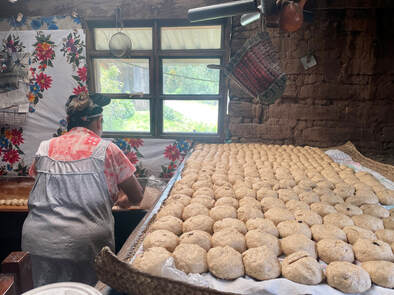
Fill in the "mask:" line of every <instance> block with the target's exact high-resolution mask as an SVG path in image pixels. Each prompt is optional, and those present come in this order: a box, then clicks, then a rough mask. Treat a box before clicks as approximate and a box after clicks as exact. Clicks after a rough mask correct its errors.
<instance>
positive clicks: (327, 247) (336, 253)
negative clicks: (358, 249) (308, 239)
mask: <svg viewBox="0 0 394 295" xmlns="http://www.w3.org/2000/svg"><path fill="white" fill-rule="evenodd" d="M316 249H317V255H319V258H320V259H321V260H323V261H324V262H325V263H327V264H329V263H331V262H333V261H348V262H353V261H354V253H353V249H352V246H351V245H349V244H348V243H345V242H344V241H341V240H335V239H323V240H320V241H319V242H318V243H317V244H316Z"/></svg>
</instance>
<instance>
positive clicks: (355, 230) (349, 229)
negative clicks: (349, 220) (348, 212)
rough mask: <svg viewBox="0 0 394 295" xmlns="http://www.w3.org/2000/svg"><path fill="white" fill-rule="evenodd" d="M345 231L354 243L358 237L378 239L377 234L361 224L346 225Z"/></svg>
mask: <svg viewBox="0 0 394 295" xmlns="http://www.w3.org/2000/svg"><path fill="white" fill-rule="evenodd" d="M343 231H344V232H345V234H346V237H347V240H348V241H349V243H350V244H352V245H353V244H354V243H355V242H357V240H358V239H367V240H372V241H373V240H376V239H377V238H376V235H375V234H374V233H373V232H371V231H370V230H368V229H365V228H362V227H359V226H355V225H353V226H345V227H344V228H343Z"/></svg>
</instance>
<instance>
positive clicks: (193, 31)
mask: <svg viewBox="0 0 394 295" xmlns="http://www.w3.org/2000/svg"><path fill="white" fill-rule="evenodd" d="M221 32H222V26H220V25H217V26H189V27H162V28H161V49H167V50H173V49H219V48H220V45H221V44H220V43H221V42H220V41H221Z"/></svg>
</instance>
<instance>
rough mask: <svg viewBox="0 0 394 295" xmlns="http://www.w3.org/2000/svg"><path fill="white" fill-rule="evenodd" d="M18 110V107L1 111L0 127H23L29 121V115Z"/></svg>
mask: <svg viewBox="0 0 394 295" xmlns="http://www.w3.org/2000/svg"><path fill="white" fill-rule="evenodd" d="M18 109H19V107H18V106H13V107H9V108H6V109H0V125H1V126H5V125H8V126H12V127H19V126H22V125H23V124H24V123H25V121H26V119H27V113H24V112H23V113H22V112H18Z"/></svg>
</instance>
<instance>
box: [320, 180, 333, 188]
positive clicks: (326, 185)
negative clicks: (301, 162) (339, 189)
mask: <svg viewBox="0 0 394 295" xmlns="http://www.w3.org/2000/svg"><path fill="white" fill-rule="evenodd" d="M316 187H321V188H327V189H329V190H333V189H335V184H334V183H333V182H331V181H328V180H322V181H319V182H317V183H316Z"/></svg>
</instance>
